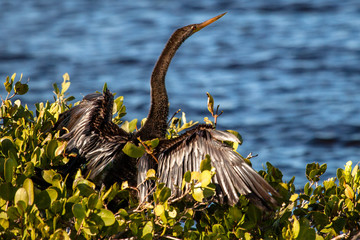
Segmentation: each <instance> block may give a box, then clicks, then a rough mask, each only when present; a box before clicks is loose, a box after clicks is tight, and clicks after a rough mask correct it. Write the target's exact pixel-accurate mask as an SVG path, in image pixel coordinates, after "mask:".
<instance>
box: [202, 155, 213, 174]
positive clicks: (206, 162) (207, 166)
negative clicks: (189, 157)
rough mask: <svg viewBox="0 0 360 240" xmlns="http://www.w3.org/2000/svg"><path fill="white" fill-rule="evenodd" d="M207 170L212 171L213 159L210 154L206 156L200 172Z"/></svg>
mask: <svg viewBox="0 0 360 240" xmlns="http://www.w3.org/2000/svg"><path fill="white" fill-rule="evenodd" d="M205 170H209V171H210V170H211V159H210V156H209V155H208V154H206V156H205V159H204V160H202V161H201V163H200V172H202V171H205Z"/></svg>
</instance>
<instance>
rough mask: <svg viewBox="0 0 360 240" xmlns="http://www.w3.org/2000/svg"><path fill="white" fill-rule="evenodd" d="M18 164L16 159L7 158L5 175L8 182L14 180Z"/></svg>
mask: <svg viewBox="0 0 360 240" xmlns="http://www.w3.org/2000/svg"><path fill="white" fill-rule="evenodd" d="M16 166H17V163H16V161H15V160H14V159H12V158H8V159H6V160H5V167H4V175H5V181H6V182H11V181H12V180H13V176H14V172H15V168H16Z"/></svg>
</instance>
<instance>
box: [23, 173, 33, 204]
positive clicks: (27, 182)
mask: <svg viewBox="0 0 360 240" xmlns="http://www.w3.org/2000/svg"><path fill="white" fill-rule="evenodd" d="M23 187H24V189H25V190H26V193H27V195H28V197H29V201H28V204H29V205H32V204H33V203H34V183H33V181H32V180H31V179H30V178H27V179H25V181H24V183H23Z"/></svg>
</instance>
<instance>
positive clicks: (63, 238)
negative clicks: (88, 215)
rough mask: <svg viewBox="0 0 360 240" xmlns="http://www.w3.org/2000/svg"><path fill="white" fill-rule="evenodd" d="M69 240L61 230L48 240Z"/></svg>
mask: <svg viewBox="0 0 360 240" xmlns="http://www.w3.org/2000/svg"><path fill="white" fill-rule="evenodd" d="M58 239H61V240H70V237H69V235H68V234H67V232H66V231H65V230H63V229H57V230H56V231H55V232H54V234H52V235H51V236H50V240H58Z"/></svg>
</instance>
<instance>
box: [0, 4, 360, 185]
mask: <svg viewBox="0 0 360 240" xmlns="http://www.w3.org/2000/svg"><path fill="white" fill-rule="evenodd" d="M270 2H271V3H270ZM0 9H1V15H0V24H1V26H2V27H1V34H0V77H1V79H2V81H4V79H5V77H6V76H7V75H11V74H12V73H14V72H16V73H18V74H20V73H23V74H24V79H28V78H29V79H30V82H29V85H30V92H29V93H28V94H27V95H25V96H24V97H22V98H21V99H22V101H23V102H24V103H27V104H29V105H33V104H34V103H35V102H38V101H46V100H51V99H52V98H53V97H52V84H53V83H55V82H56V83H58V84H60V83H61V82H62V75H63V74H64V73H65V72H68V73H69V74H70V78H71V87H70V94H71V95H74V96H75V97H76V99H77V100H81V98H82V96H84V95H86V94H88V93H91V92H94V91H101V89H102V86H103V84H104V83H105V82H107V84H108V86H109V88H110V89H111V90H112V91H113V92H116V93H118V94H119V95H123V96H125V104H126V106H127V109H128V115H127V119H132V118H139V119H142V118H143V117H145V116H146V115H147V112H148V107H149V78H150V74H151V71H152V68H153V65H154V63H155V61H156V59H157V57H158V56H159V54H160V52H161V50H162V48H163V46H164V44H165V42H166V40H167V39H168V37H169V36H170V34H171V33H172V32H173V31H174V30H175V29H176V28H178V27H182V26H184V25H187V24H191V23H198V22H202V21H204V20H206V19H209V18H211V17H213V16H216V15H218V14H220V13H223V12H225V11H227V12H228V14H227V15H225V16H224V17H223V18H222V19H220V20H219V21H218V22H216V23H214V24H212V25H211V26H209V27H207V28H205V29H204V30H202V31H201V32H199V33H197V34H195V35H194V36H192V37H191V38H190V39H188V40H187V41H186V42H185V44H184V45H183V46H182V47H181V48H180V50H179V51H178V53H177V54H176V56H175V58H174V60H173V62H172V64H171V66H170V69H169V72H168V75H167V88H168V94H169V98H170V102H171V106H170V112H171V113H173V112H175V111H176V110H177V109H179V108H181V109H182V110H183V111H185V112H186V114H187V118H188V119H193V120H197V121H202V119H203V117H205V116H209V114H208V113H207V110H206V100H207V99H206V94H205V93H206V92H210V93H211V94H212V95H213V96H214V98H215V101H216V103H217V104H220V106H221V109H222V110H223V111H224V114H223V115H222V116H221V117H220V119H219V128H220V129H234V130H237V131H239V132H240V133H241V134H242V136H243V138H244V144H243V145H242V146H241V147H240V149H239V152H240V153H241V154H243V155H245V156H246V155H247V154H248V153H249V152H253V154H259V156H258V157H257V158H254V159H253V166H254V168H255V169H257V170H259V169H262V165H264V163H265V162H266V161H270V162H271V163H272V164H273V165H275V166H277V167H279V168H280V169H281V170H282V171H283V173H284V180H289V179H290V178H291V177H292V176H294V175H295V176H296V180H295V183H296V185H297V186H299V187H301V185H303V184H304V182H305V181H306V178H305V174H304V173H305V165H306V164H307V163H311V162H320V163H327V164H328V171H327V173H326V175H325V177H324V179H326V178H328V177H332V176H335V173H336V168H339V167H343V166H344V165H345V163H346V162H347V161H348V160H353V162H354V163H357V162H358V161H359V155H360V152H359V145H360V131H359V130H360V119H359V115H360V111H359V107H358V106H359V103H360V95H359V92H360V84H359V76H360V68H359V66H360V42H359V39H360V28H359V26H360V14H359V13H360V4H359V3H358V2H357V1H345V2H341V1H325V0H323V1H316V3H314V2H313V1H295V0H293V1H267V0H258V1H230V0H227V1H214V0H206V1H205V0H204V1H197V2H196V3H194V2H193V1H190V0H186V1H163V0H158V1H150V0H148V1H145V0H140V1H111V2H108V1H101V2H99V1H84V0H83V1H70V0H66V1H58V2H50V1H36V3H31V2H28V1H26V2H24V1H19V0H14V1H2V2H1V3H0ZM0 95H2V96H4V95H5V91H4V90H3V89H1V90H0Z"/></svg>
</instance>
